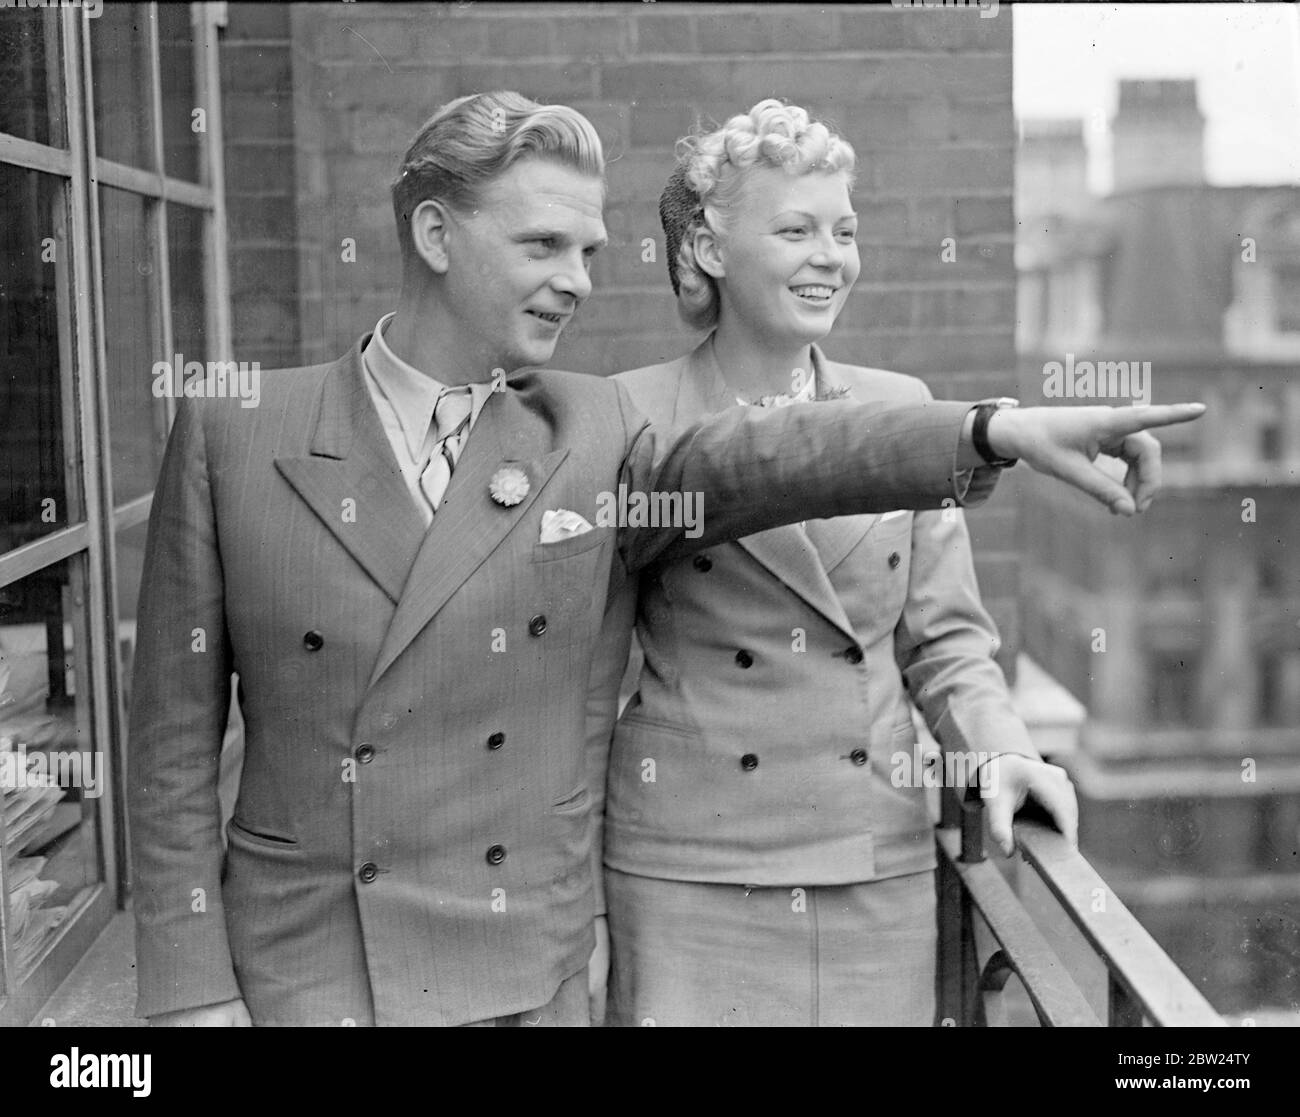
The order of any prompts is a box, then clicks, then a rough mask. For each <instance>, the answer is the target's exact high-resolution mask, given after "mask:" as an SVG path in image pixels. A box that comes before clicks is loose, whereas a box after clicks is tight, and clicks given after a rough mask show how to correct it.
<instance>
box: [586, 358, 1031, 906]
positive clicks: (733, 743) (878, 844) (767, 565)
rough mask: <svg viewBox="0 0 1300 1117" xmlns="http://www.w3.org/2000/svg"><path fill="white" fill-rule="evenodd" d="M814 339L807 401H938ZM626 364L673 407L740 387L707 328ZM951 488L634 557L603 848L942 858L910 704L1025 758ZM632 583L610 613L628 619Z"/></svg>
mask: <svg viewBox="0 0 1300 1117" xmlns="http://www.w3.org/2000/svg"><path fill="white" fill-rule="evenodd" d="M814 357H815V361H816V364H815V375H816V383H817V389H818V394H819V397H820V396H833V395H834V393H833V390H834V389H836V388H847V389H849V391H850V397H849V398H852V399H855V400H858V401H870V400H885V401H890V402H894V403H903V402H907V403H919V402H922V401H925V400H929V399H930V393H929V391H928V390H927V389H926V388H925V386H924V384H923V383H922V382H921V381H920V380H917V379H916V378H914V377H910V376H904V375H900V374H898V373H893V372H886V371H883V370H880V369H868V368H857V367H852V366H848V365H843V364H837V363H835V362H831V361H828V360H826V359H825V357H824V356H823V355H822V354H821V353H820V351H819V350H817V349H816V347H814ZM616 379H617V380H618V381H619V382H620V383H621V384H623V385H624V386H625V387H626V388H627V390H628V393H629V394H630V395H631V397H632V399H633V402H634V403H635V405H636V406H637V408H638V409H639V410H641V411H643V412H644V413H645V414H646V415H648V416H649V417H650V418H651V420H652V421H654V422H656V423H661V424H665V425H672V424H677V423H681V422H683V421H693V420H695V419H696V418H697V417H698V416H700V415H703V414H708V413H711V412H716V411H718V410H719V409H720V408H725V407H729V406H732V405H734V404H735V402H736V397H735V393H734V391H728V389H727V386H726V384H725V382H724V381H723V379H722V377H721V374H720V372H719V371H718V369H717V368H716V365H715V364H714V362H713V358H712V346H711V342H710V340H706V341H705V342H704V343H703V344H702V345H701V346H700V347H699V348H697V349H696V350H695V352H693V353H691V354H689V355H688V356H686V357H683V358H681V359H680V360H677V361H673V362H669V363H667V364H662V365H656V366H652V367H649V368H644V369H637V370H634V371H631V372H627V373H622V374H620V375H619V376H618V377H616ZM844 405H845V402H844V401H843V400H840V399H835V398H830V399H825V400H823V401H821V402H813V403H803V404H798V405H795V406H793V407H787V408H784V409H783V410H800V409H803V410H812V411H826V410H834V409H836V408H839V407H842V406H844ZM981 472H982V471H981ZM978 480H979V479H978V478H977V482H978ZM949 505H950V507H947V508H942V509H936V510H933V511H922V512H915V513H914V512H912V511H907V510H905V509H906V508H907V505H906V504H900V505H898V506H897V508H896V509H893V510H883V509H882V510H878V512H877V513H876V514H861V515H850V516H844V517H840V518H838V519H831V520H828V519H821V518H818V517H817V516H816V513H814V512H812V511H811V509H810V510H809V511H808V513H807V516H808V518H807V522H806V524H804V525H800V524H791V525H788V526H781V527H776V528H773V529H770V530H767V531H763V532H760V533H757V534H755V535H751V536H748V537H746V538H743V539H740V540H738V541H736V542H725V543H719V544H716V545H714V546H712V547H710V548H707V549H705V550H702V551H700V552H699V553H698V554H696V555H694V556H693V557H684V558H674V559H672V560H668V561H662V562H657V563H655V564H653V565H652V566H651V567H650V568H648V569H647V570H646V571H644V572H643V573H642V574H641V577H640V601H639V617H638V625H637V636H638V638H639V640H640V643H641V646H642V650H643V652H644V656H645V664H644V667H643V669H642V671H641V675H640V686H639V692H638V694H637V695H636V696H635V697H634V698H633V699H632V700H631V701H630V702H629V703H628V707H627V709H626V710H625V712H624V713H623V716H622V718H621V720H620V721H619V723H618V727H617V731H616V733H615V736H614V743H613V750H612V754H611V758H610V771H609V779H608V804H607V811H606V822H605V825H606V834H605V859H606V864H607V865H609V866H611V867H612V868H615V869H619V870H622V871H624V872H629V873H635V874H639V875H642V876H651V877H661V878H666V879H675V880H687V881H708V882H719V883H736V884H758V885H805V884H806V885H816V884H826V885H830V884H847V883H854V882H863V881H869V880H873V879H878V878H883V877H890V876H896V875H901V874H904V873H912V872H919V871H924V870H926V869H929V868H932V867H933V866H934V864H935V853H934V836H933V830H932V824H931V822H930V819H929V816H928V812H927V808H926V800H925V794H924V790H923V788H922V787H921V786H920V780H919V778H914V769H915V767H916V766H915V763H914V760H915V757H914V755H913V750H914V746H915V743H916V734H915V732H914V728H913V722H912V716H911V711H912V703H913V702H916V703H918V704H919V706H920V708H921V711H922V712H923V714H924V717H925V719H926V722H927V724H928V725H929V727H930V728H931V730H932V732H933V733H934V735H935V737H936V739H937V740H938V741H939V742H940V743H941V745H942V746H943V748H944V749H945V750H957V749H963V750H968V751H977V750H980V749H983V750H989V751H1002V752H1011V751H1017V752H1024V753H1026V754H1028V755H1036V753H1035V752H1034V749H1033V746H1032V744H1031V743H1030V741H1029V738H1028V735H1027V733H1026V730H1025V728H1024V725H1023V723H1022V722H1021V721H1020V719H1019V718H1018V717H1017V716H1016V715H1015V714H1014V712H1013V711H1012V709H1011V705H1010V700H1009V696H1008V693H1007V689H1006V684H1005V680H1004V678H1003V675H1002V672H1001V670H1000V668H999V667H998V666H997V664H996V663H995V662H994V660H993V658H992V656H993V653H994V652H995V651H996V650H997V648H998V636H997V633H996V631H995V628H994V625H993V622H992V620H991V619H990V618H989V616H988V615H987V613H986V612H985V611H984V609H983V607H982V606H981V604H980V598H979V592H978V589H977V586H976V581H975V576H974V572H973V569H972V563H971V554H970V543H969V537H968V535H967V531H966V526H965V523H964V520H963V518H962V513H961V511H960V510H959V509H957V508H956V506H955V505H954V504H953V502H951V501H950V502H949ZM881 513H883V514H881ZM632 593H635V586H632V587H630V588H628V589H626V590H625V591H624V593H623V595H622V598H621V599H620V600H616V601H615V602H614V603H613V604H612V605H611V610H612V611H613V612H615V613H622V614H624V615H625V614H626V612H627V611H628V606H627V604H626V599H627V597H628V596H629V595H630V594H632ZM903 758H905V759H903ZM929 759H930V758H927V760H929ZM936 759H937V758H936ZM919 775H920V773H919V772H916V773H915V776H916V777H919ZM900 784H901V785H902V786H900Z"/></svg>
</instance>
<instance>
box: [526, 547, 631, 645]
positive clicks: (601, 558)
mask: <svg viewBox="0 0 1300 1117" xmlns="http://www.w3.org/2000/svg"><path fill="white" fill-rule="evenodd" d="M613 537H614V533H613V529H612V528H593V529H592V530H591V531H589V532H586V533H584V534H582V535H575V536H573V537H571V538H569V539H561V540H559V541H558V542H556V543H537V544H535V545H534V546H533V560H532V562H531V563H530V564H529V575H530V576H531V584H530V585H529V586H528V587H527V588H526V590H525V592H524V595H523V596H524V599H525V601H526V602H527V604H526V611H527V613H528V617H527V619H526V624H527V626H528V633H529V635H530V636H532V637H535V638H538V639H540V640H542V641H543V644H542V646H543V647H544V648H551V649H555V648H562V647H570V646H572V645H574V644H582V643H586V642H589V641H590V640H592V639H593V637H594V629H595V625H596V623H597V621H598V619H599V618H598V617H597V610H598V608H599V605H600V602H601V601H603V599H604V590H605V585H606V583H607V582H608V580H609V553H610V552H609V547H610V545H611V544H612V540H613Z"/></svg>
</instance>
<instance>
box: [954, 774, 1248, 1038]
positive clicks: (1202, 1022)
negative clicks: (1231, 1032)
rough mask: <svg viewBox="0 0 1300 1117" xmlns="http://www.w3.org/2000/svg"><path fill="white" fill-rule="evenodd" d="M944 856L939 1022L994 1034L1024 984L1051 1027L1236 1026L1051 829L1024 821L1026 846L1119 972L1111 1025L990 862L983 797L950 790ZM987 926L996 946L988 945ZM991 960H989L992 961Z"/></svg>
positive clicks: (1073, 918) (1110, 972)
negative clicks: (1011, 987)
mask: <svg viewBox="0 0 1300 1117" xmlns="http://www.w3.org/2000/svg"><path fill="white" fill-rule="evenodd" d="M941 802H942V814H941V817H940V822H939V826H938V828H937V830H936V841H937V843H938V854H939V990H938V992H939V1016H940V1019H941V1020H942V1022H943V1023H945V1024H949V1025H958V1026H962V1027H988V1026H990V1025H1005V1024H1006V1023H1007V1022H1008V1018H1007V1006H1006V1000H1005V995H1004V994H1005V989H1006V985H1007V982H1008V980H1009V979H1010V978H1011V977H1012V976H1015V977H1017V978H1019V980H1020V983H1021V985H1022V986H1023V987H1024V990H1025V993H1026V994H1027V995H1028V998H1029V1001H1030V1004H1031V1005H1032V1006H1033V1011H1034V1013H1035V1015H1037V1017H1038V1022H1039V1024H1041V1025H1042V1026H1043V1027H1093V1028H1097V1027H1103V1026H1106V1025H1109V1026H1110V1027H1142V1026H1144V1025H1148V1024H1149V1025H1153V1026H1156V1027H1170V1026H1177V1027H1224V1026H1226V1025H1225V1024H1224V1021H1223V1019H1222V1018H1221V1017H1220V1016H1219V1014H1218V1013H1217V1012H1215V1011H1214V1009H1213V1008H1212V1007H1211V1006H1210V1003H1209V1002H1208V1001H1207V1000H1206V999H1205V998H1204V997H1203V996H1202V995H1201V993H1200V992H1199V991H1198V990H1197V989H1196V987H1195V986H1194V985H1193V984H1192V983H1191V981H1190V980H1189V979H1188V978H1187V976H1186V975H1185V974H1184V973H1183V972H1182V971H1181V970H1180V969H1179V968H1178V967H1177V966H1176V965H1175V964H1174V962H1173V960H1172V959H1171V958H1170V957H1169V956H1168V955H1167V954H1166V953H1165V952H1164V951H1163V950H1162V949H1161V948H1160V946H1159V944H1157V943H1156V941H1155V939H1153V938H1152V937H1151V935H1150V934H1149V933H1148V932H1147V931H1146V929H1145V928H1143V927H1142V925H1141V924H1140V923H1138V921H1137V919H1136V918H1135V917H1134V916H1133V914H1132V912H1130V911H1129V910H1128V909H1127V908H1126V907H1125V906H1124V905H1123V903H1121V901H1120V899H1119V897H1118V896H1116V895H1115V893H1114V892H1113V891H1112V890H1111V889H1110V888H1109V887H1108V886H1107V884H1106V882H1105V881H1104V880H1102V878H1101V877H1100V876H1099V875H1098V874H1097V871H1096V870H1095V869H1094V868H1093V867H1092V866H1091V865H1090V864H1089V863H1088V861H1087V860H1086V859H1085V858H1084V857H1083V855H1082V854H1080V853H1079V852H1078V851H1077V850H1074V849H1071V848H1070V847H1069V845H1068V844H1067V843H1066V841H1065V838H1064V837H1062V835H1061V834H1060V833H1058V832H1057V831H1056V830H1055V829H1053V828H1052V827H1051V826H1049V825H1046V824H1045V823H1044V822H1042V821H1038V820H1036V819H1035V818H1033V817H1029V816H1026V815H1024V814H1022V815H1019V816H1017V819H1016V822H1015V826H1014V833H1015V841H1016V848H1017V850H1018V852H1019V853H1020V854H1021V855H1023V857H1024V860H1025V863H1026V864H1027V865H1029V866H1030V868H1031V869H1032V870H1033V872H1034V873H1036V874H1037V876H1038V878H1039V880H1041V881H1042V883H1043V884H1044V885H1045V886H1046V888H1047V889H1048V891H1049V892H1050V894H1051V896H1052V898H1053V899H1054V900H1055V901H1056V903H1057V904H1058V905H1059V908H1060V910H1061V911H1062V912H1063V913H1064V914H1065V915H1066V916H1067V917H1068V919H1069V921H1070V922H1072V923H1073V924H1074V926H1075V927H1076V928H1077V929H1078V931H1079V932H1080V933H1081V934H1082V936H1083V938H1084V940H1085V941H1086V942H1087V944H1088V946H1089V947H1090V948H1091V949H1092V951H1093V953H1094V955H1095V957H1096V958H1097V959H1098V960H1099V961H1100V962H1101V964H1102V965H1103V966H1104V967H1105V970H1106V973H1107V986H1108V988H1107V995H1106V1001H1107V1004H1106V1009H1105V1013H1106V1017H1107V1018H1106V1020H1105V1021H1103V1020H1102V1019H1101V1018H1100V1017H1099V1016H1098V1013H1097V1011H1096V1010H1095V1009H1094V1000H1090V999H1089V998H1088V997H1087V996H1086V995H1085V993H1084V991H1083V989H1082V988H1081V987H1080V984H1079V979H1080V976H1081V975H1080V974H1079V973H1078V972H1077V970H1078V967H1077V966H1076V968H1075V972H1071V970H1070V968H1069V967H1067V966H1066V965H1065V963H1063V962H1062V960H1061V957H1060V954H1059V953H1058V951H1057V950H1056V949H1054V948H1053V946H1052V944H1051V943H1050V942H1049V941H1048V937H1047V936H1046V935H1044V933H1043V931H1042V930H1041V929H1040V928H1039V926H1038V924H1037V923H1035V921H1034V919H1033V918H1032V917H1031V915H1030V913H1029V911H1028V910H1027V908H1026V907H1025V905H1024V903H1023V902H1022V900H1021V898H1020V896H1018V895H1017V894H1016V892H1015V891H1014V890H1013V888H1012V886H1011V884H1010V883H1009V882H1008V880H1007V879H1006V878H1005V877H1004V876H1003V875H1002V873H1001V872H999V871H998V869H997V867H996V866H995V865H994V864H993V863H992V862H991V861H989V860H987V859H986V858H985V856H984V817H983V816H984V809H983V803H982V802H981V800H980V798H979V795H978V790H973V791H972V792H970V793H967V795H966V796H965V797H961V798H959V792H958V791H956V790H955V789H951V788H945V789H944V792H943V797H942V800H941ZM981 928H982V929H987V932H988V934H989V935H990V936H991V940H992V943H993V946H992V948H991V949H990V948H989V946H988V944H987V943H986V944H985V946H984V949H983V950H982V951H980V950H978V949H977V940H978V939H980V938H983V937H984V936H983V935H981V934H979V933H978V929H981ZM981 953H982V954H983V955H984V957H983V958H981V957H980V954H981Z"/></svg>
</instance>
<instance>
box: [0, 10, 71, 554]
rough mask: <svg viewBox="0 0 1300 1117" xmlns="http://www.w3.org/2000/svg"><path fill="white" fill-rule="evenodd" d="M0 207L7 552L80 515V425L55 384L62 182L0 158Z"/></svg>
mask: <svg viewBox="0 0 1300 1117" xmlns="http://www.w3.org/2000/svg"><path fill="white" fill-rule="evenodd" d="M31 22H34V23H36V24H38V25H39V23H40V21H39V20H33V21H31ZM0 213H3V214H4V215H5V220H4V221H3V222H0V553H3V552H5V551H9V550H12V549H13V548H15V547H20V546H22V545H23V544H24V543H28V542H30V541H31V540H33V539H36V538H38V537H39V536H42V535H48V534H50V533H51V532H54V531H57V530H59V529H60V528H63V527H67V526H68V524H69V523H70V522H73V521H74V520H76V519H79V518H80V514H81V513H80V508H79V507H76V508H70V507H69V497H70V496H71V495H72V494H71V493H70V492H69V486H68V478H67V476H66V461H65V438H66V437H68V436H70V435H71V434H72V433H73V432H74V431H75V429H76V424H75V419H74V418H73V417H72V410H71V409H72V401H71V398H70V397H71V392H70V391H61V390H60V389H61V385H62V378H61V375H60V366H61V362H60V358H59V324H58V323H59V315H58V301H59V297H58V296H59V288H60V277H61V276H62V275H63V274H64V268H65V265H64V262H63V260H62V259H61V255H60V254H61V253H65V252H66V251H67V242H66V239H65V238H64V236H63V230H62V218H63V185H62V182H61V180H59V179H57V178H55V177H53V176H51V175H46V174H41V173H40V172H38V171H31V170H26V169H24V168H20V167H14V166H12V165H10V164H7V163H0ZM75 487H76V486H75V481H74V483H73V488H74V489H75Z"/></svg>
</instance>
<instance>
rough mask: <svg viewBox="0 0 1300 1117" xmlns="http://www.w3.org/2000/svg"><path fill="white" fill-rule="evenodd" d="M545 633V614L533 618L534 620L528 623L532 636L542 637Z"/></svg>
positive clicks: (529, 632)
mask: <svg viewBox="0 0 1300 1117" xmlns="http://www.w3.org/2000/svg"><path fill="white" fill-rule="evenodd" d="M545 631H546V616H545V614H543V613H538V614H537V616H535V617H533V618H532V620H530V621H529V622H528V634H529V635H530V636H540V635H541V634H542V633H543V632H545Z"/></svg>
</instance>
